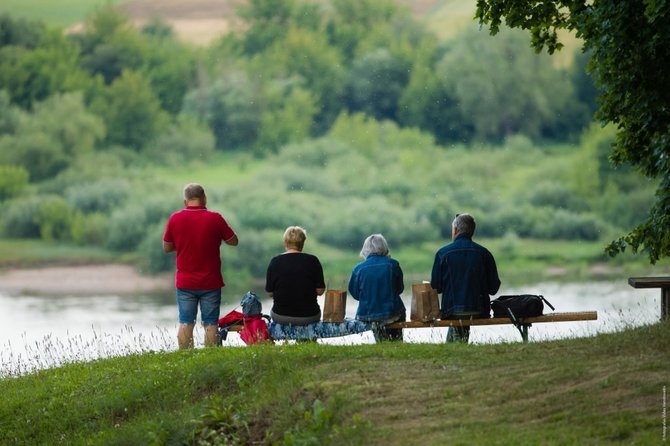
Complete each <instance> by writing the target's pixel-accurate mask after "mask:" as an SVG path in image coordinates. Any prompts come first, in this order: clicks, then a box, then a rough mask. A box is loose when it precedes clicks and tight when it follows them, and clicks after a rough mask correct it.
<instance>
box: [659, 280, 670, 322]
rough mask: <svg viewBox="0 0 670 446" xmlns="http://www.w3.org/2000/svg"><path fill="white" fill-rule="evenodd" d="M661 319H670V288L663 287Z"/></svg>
mask: <svg viewBox="0 0 670 446" xmlns="http://www.w3.org/2000/svg"><path fill="white" fill-rule="evenodd" d="M661 320H662V321H668V320H670V288H661Z"/></svg>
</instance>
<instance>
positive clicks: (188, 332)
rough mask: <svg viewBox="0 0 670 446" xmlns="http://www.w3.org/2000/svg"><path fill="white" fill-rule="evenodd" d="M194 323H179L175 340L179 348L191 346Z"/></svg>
mask: <svg viewBox="0 0 670 446" xmlns="http://www.w3.org/2000/svg"><path fill="white" fill-rule="evenodd" d="M194 327H195V324H179V331H178V332H177V342H178V343H179V349H180V350H182V349H185V348H193V328H194Z"/></svg>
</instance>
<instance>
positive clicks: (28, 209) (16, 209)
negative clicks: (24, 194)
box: [2, 196, 42, 238]
mask: <svg viewBox="0 0 670 446" xmlns="http://www.w3.org/2000/svg"><path fill="white" fill-rule="evenodd" d="M41 203H42V198H41V197H36V196H34V197H28V198H26V199H21V200H13V201H9V202H8V203H6V204H5V206H4V210H3V212H2V232H3V234H4V235H5V237H9V238H40V225H39V213H40V205H41Z"/></svg>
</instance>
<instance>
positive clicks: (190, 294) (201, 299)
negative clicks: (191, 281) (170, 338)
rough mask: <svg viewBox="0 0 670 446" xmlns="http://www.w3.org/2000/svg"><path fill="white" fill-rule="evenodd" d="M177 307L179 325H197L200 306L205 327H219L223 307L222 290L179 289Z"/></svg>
mask: <svg viewBox="0 0 670 446" xmlns="http://www.w3.org/2000/svg"><path fill="white" fill-rule="evenodd" d="M176 295H177V306H178V307H179V323H180V324H195V319H196V317H197V316H198V304H200V316H201V318H202V323H203V325H217V324H218V323H219V311H220V306H221V288H216V289H213V290H186V289H184V288H177V292H176Z"/></svg>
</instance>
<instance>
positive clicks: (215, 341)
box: [205, 324, 219, 347]
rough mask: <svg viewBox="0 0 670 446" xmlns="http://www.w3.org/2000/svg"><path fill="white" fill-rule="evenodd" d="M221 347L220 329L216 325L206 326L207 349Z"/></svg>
mask: <svg viewBox="0 0 670 446" xmlns="http://www.w3.org/2000/svg"><path fill="white" fill-rule="evenodd" d="M217 345H219V327H217V326H216V325H214V324H208V325H205V347H216V346H217Z"/></svg>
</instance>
